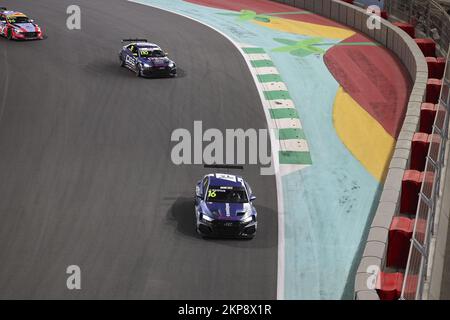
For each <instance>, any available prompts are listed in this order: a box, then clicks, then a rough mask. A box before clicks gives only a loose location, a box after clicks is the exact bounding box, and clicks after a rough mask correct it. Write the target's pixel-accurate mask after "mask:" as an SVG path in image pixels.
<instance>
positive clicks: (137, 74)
mask: <svg viewBox="0 0 450 320" xmlns="http://www.w3.org/2000/svg"><path fill="white" fill-rule="evenodd" d="M136 77H138V78H139V77H142V68H141V66H140V65H137V68H136Z"/></svg>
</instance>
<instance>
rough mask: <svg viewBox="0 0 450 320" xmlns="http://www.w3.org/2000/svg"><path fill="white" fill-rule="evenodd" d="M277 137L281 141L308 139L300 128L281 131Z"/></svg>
mask: <svg viewBox="0 0 450 320" xmlns="http://www.w3.org/2000/svg"><path fill="white" fill-rule="evenodd" d="M277 137H278V139H280V140H291V139H306V136H305V132H303V130H302V129H299V128H287V129H279V130H278V132H277Z"/></svg>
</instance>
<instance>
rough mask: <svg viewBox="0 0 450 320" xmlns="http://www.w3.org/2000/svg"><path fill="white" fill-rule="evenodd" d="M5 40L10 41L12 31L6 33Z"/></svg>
mask: <svg viewBox="0 0 450 320" xmlns="http://www.w3.org/2000/svg"><path fill="white" fill-rule="evenodd" d="M6 38H8V40H11V39H12V30H11V29H8V31H6Z"/></svg>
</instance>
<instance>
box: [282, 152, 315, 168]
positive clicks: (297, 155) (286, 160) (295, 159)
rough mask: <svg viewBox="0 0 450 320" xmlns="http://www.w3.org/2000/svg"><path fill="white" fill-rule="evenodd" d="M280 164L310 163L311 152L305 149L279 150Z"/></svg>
mask: <svg viewBox="0 0 450 320" xmlns="http://www.w3.org/2000/svg"><path fill="white" fill-rule="evenodd" d="M279 158H280V164H304V165H308V164H312V160H311V154H310V153H309V152H307V151H304V152H303V151H279Z"/></svg>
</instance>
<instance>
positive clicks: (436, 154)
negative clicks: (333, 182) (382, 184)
mask: <svg viewBox="0 0 450 320" xmlns="http://www.w3.org/2000/svg"><path fill="white" fill-rule="evenodd" d="M448 52H449V53H448V56H447V66H446V71H445V76H444V80H443V86H442V92H441V96H440V100H439V106H438V110H437V113H436V118H435V121H434V124H433V131H432V138H431V141H430V148H429V150H428V155H427V160H426V164H425V171H424V172H423V174H424V179H423V183H422V187H421V190H420V194H419V202H418V205H417V212H416V219H415V223H414V229H413V235H412V239H411V246H410V250H409V256H408V262H407V265H406V270H405V276H404V282H403V288H402V294H401V299H404V300H420V299H422V297H423V289H424V283H425V281H426V280H427V279H426V277H427V267H428V255H429V249H430V243H431V237H432V236H433V234H434V232H435V230H434V229H433V226H434V219H435V216H436V214H437V212H436V211H437V207H436V203H437V201H438V200H439V191H440V183H441V170H442V167H443V166H444V157H445V151H446V150H445V148H446V142H447V139H448V128H449V113H448V111H449V108H450V63H449V62H450V48H449V50H448Z"/></svg>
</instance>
